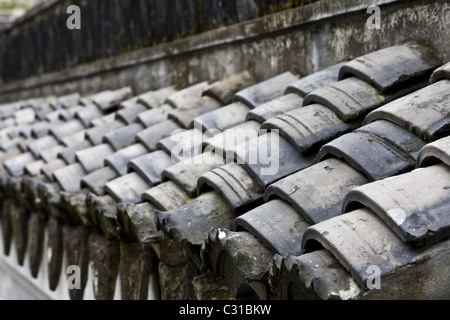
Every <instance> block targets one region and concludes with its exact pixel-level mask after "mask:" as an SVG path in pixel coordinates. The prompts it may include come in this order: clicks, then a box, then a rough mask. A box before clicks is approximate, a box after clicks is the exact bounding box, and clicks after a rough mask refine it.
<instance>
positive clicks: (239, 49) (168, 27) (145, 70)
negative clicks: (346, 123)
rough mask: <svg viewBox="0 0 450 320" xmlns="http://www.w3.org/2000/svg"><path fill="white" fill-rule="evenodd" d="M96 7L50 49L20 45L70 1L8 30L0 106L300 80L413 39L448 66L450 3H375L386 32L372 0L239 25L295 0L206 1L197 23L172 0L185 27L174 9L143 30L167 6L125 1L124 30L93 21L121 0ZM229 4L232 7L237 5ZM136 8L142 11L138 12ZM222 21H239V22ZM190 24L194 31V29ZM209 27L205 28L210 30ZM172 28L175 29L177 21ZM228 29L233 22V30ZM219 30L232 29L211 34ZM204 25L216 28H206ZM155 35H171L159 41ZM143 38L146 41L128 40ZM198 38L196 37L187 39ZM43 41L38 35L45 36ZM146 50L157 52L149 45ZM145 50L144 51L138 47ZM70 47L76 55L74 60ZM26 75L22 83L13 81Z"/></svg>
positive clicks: (59, 19) (60, 15) (326, 3)
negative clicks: (126, 90)
mask: <svg viewBox="0 0 450 320" xmlns="http://www.w3.org/2000/svg"><path fill="white" fill-rule="evenodd" d="M97 1H98V4H97V7H96V8H95V9H92V10H93V11H89V10H86V9H82V10H83V11H82V12H83V16H82V19H84V22H82V27H83V29H82V30H81V31H80V30H73V31H69V30H68V29H67V28H66V29H65V28H55V29H54V30H59V31H60V32H61V33H58V32H56V33H55V34H53V35H52V36H51V37H50V38H51V39H54V40H52V41H53V42H51V43H46V42H45V41H43V40H40V41H37V42H36V43H35V44H34V45H33V44H32V43H31V42H30V41H32V40H31V39H32V37H30V38H29V40H27V41H28V42H27V41H19V40H17V39H19V38H20V34H21V32H22V30H25V29H26V27H27V26H28V28H29V29H30V32H31V33H33V31H32V30H39V28H40V26H42V25H43V23H44V21H46V20H47V19H50V20H51V21H53V24H54V25H55V26H60V25H65V20H66V18H67V14H65V12H63V10H62V8H63V7H65V6H67V5H68V4H69V1H53V3H54V4H53V5H50V4H47V6H49V8H47V9H45V8H44V9H42V12H41V13H37V14H35V16H33V18H30V20H25V21H24V22H23V24H24V25H23V27H22V26H21V25H20V24H19V26H17V27H16V28H11V29H9V30H6V31H3V32H2V34H1V35H0V36H2V37H6V36H7V35H9V38H8V39H10V40H9V41H12V42H10V44H9V45H7V46H2V48H1V49H0V50H3V51H2V52H3V53H2V54H3V55H5V54H6V53H5V52H8V54H6V56H9V57H10V58H4V57H3V58H2V60H1V62H0V63H1V66H0V70H1V71H0V74H1V75H2V80H3V82H2V86H1V88H0V101H12V100H19V99H24V98H28V97H33V96H34V97H36V96H45V95H53V94H54V95H63V94H66V93H69V92H74V91H78V92H80V93H81V94H88V93H92V92H96V91H101V90H105V89H115V88H120V87H123V86H131V87H132V88H133V90H134V91H135V93H136V94H139V93H141V92H144V91H147V90H152V89H156V88H161V87H164V86H167V85H179V86H182V87H183V86H187V85H190V84H193V83H195V82H199V81H205V80H208V81H215V80H218V79H222V78H224V77H227V76H230V75H232V74H234V73H237V72H240V71H242V70H249V71H250V72H251V73H253V75H254V76H255V78H256V79H257V80H263V79H266V78H268V77H270V76H273V75H276V74H279V73H281V72H284V71H291V72H293V73H296V74H299V75H301V76H302V75H307V74H310V73H312V72H314V71H317V70H319V69H321V68H324V67H326V66H329V65H332V64H334V63H337V62H340V61H344V60H349V59H352V58H354V57H356V56H360V55H363V54H365V53H367V52H370V51H374V50H378V49H380V48H383V47H387V46H391V45H395V44H400V43H403V42H406V41H409V40H415V41H420V42H426V43H428V44H429V45H430V46H432V47H433V49H434V50H435V52H437V54H438V55H439V57H440V58H441V59H442V60H443V62H446V61H449V60H450V50H449V48H447V47H446V46H445V45H444V44H445V43H448V41H449V39H448V38H449V37H450V35H449V33H448V30H447V26H448V21H450V1H440V0H439V1H438V0H434V1H427V0H409V1H406V0H379V1H377V4H378V5H379V7H380V9H381V28H380V29H369V28H368V27H367V19H368V18H369V17H370V14H368V13H367V11H366V10H367V8H368V7H369V5H372V4H373V3H374V1H365V0H359V1H354V0H343V1H332V0H321V1H318V2H314V3H312V4H308V5H304V6H301V7H298V8H294V9H290V10H284V11H281V12H277V13H274V14H268V15H264V16H262V17H259V18H254V19H251V20H248V21H243V22H239V21H240V20H246V19H250V18H251V17H257V16H259V15H263V14H265V13H270V12H271V11H276V10H280V9H281V8H283V7H287V6H294V5H293V4H294V3H296V2H295V1H275V0H274V1H271V2H270V1H269V2H267V1H256V0H254V1H252V0H248V1H234V2H232V1H222V2H220V3H222V5H225V7H222V9H223V8H234V9H235V10H234V11H233V10H231V9H230V10H231V11H230V12H234V15H233V14H228V15H227V14H225V15H224V13H223V10H222V11H217V8H216V9H214V10H213V9H212V8H211V7H209V5H208V4H207V3H210V1H203V2H202V1H200V2H199V1H197V2H196V3H197V11H195V12H196V14H197V15H196V16H195V17H196V18H195V19H193V18H192V17H191V18H192V19H191V18H190V20H189V19H187V17H189V14H188V13H187V11H186V10H184V9H180V8H181V7H180V5H181V3H185V2H181V1H167V4H166V5H165V6H164V5H163V6H164V8H165V9H164V10H166V11H167V10H169V8H171V9H170V10H175V8H178V9H179V10H180V12H181V13H184V15H183V16H184V18H185V19H184V20H182V21H184V22H180V21H179V20H170V18H173V16H174V12H178V11H177V10H175V11H173V12H172V13H171V14H169V15H166V16H164V17H165V18H163V16H159V15H157V16H155V19H159V20H158V21H159V22H156V20H154V19H147V20H146V22H145V24H144V22H143V21H141V22H142V23H141V24H140V23H138V21H139V19H138V20H136V18H135V17H134V15H137V16H140V15H144V16H146V17H147V16H148V14H149V13H148V11H145V10H144V9H142V8H143V7H144V3H145V8H146V10H148V9H149V8H151V4H152V3H154V4H156V3H158V4H159V5H162V4H161V3H166V2H162V1H156V0H154V1H150V0H148V1H139V2H137V3H135V2H134V1H129V2H128V1H127V2H126V3H129V11H120V12H121V15H124V13H125V12H128V13H129V14H128V15H127V17H125V18H124V17H122V18H120V19H124V20H123V21H128V23H125V24H124V25H123V26H122V25H121V23H120V22H117V21H120V20H117V19H119V18H117V17H119V16H120V15H119V14H118V12H119V11H114V12H115V14H113V15H112V16H114V17H116V18H115V19H116V20H114V19H111V20H110V21H109V22H108V23H105V24H104V25H102V26H96V25H94V20H95V17H98V16H103V15H110V16H111V10H117V9H112V8H113V7H114V6H113V5H112V3H118V0H116V1H110V0H108V1H106V2H105V1H104V0H97ZM97 1H78V2H77V1H73V2H74V3H79V4H80V5H81V7H82V8H84V7H83V6H86V5H87V3H91V2H95V3H97ZM169 2H170V5H169ZM305 2H306V1H305ZM50 3H52V1H50ZM100 3H102V5H100ZM110 3H111V4H110ZM120 3H121V2H120ZM174 3H176V4H177V5H174ZM230 3H234V4H236V6H234V7H233V6H231V5H230ZM243 3H253V4H254V5H255V6H254V7H253V9H254V11H253V13H252V14H245V15H243V13H242V12H243V11H241V9H240V8H241V7H239V6H237V4H243ZM263 3H272V6H271V7H270V6H269V7H264V5H263ZM138 4H140V5H141V6H143V7H142V8H141V9H139V6H138ZM227 6H229V7H227ZM238 9H239V10H238ZM108 10H109V11H108ZM164 10H163V11H164ZM108 12H109V13H108ZM133 12H134V13H133ZM144 12H146V13H145V14H144ZM202 12H205V13H204V14H203V13H202ZM211 12H216V15H217V16H220V17H221V18H220V19H219V18H217V19H213V18H212V17H213V16H214V14H212V13H211ZM219 12H220V13H221V14H220V15H219ZM244 12H246V11H245V10H244ZM88 17H91V18H90V19H88ZM202 17H208V19H206V18H202ZM224 17H234V20H233V19H231V18H230V20H227V19H225V18H224ZM167 19H168V20H167ZM186 19H187V20H186ZM194 20H195V21H196V24H191V22H192V21H194ZM204 20H207V21H209V22H207V23H206V25H205V21H204ZM82 21H83V20H82ZM168 21H176V22H177V23H176V24H171V22H168ZM189 21H191V22H189ZM236 22H239V23H236ZM83 23H84V24H83ZM230 23H234V24H231V25H228V24H230ZM181 25H183V26H187V27H186V28H187V29H186V28H185V27H182V28H181V27H180V28H179V29H176V28H175V26H178V27H179V26H181ZM221 25H227V26H226V27H219V28H215V29H214V27H217V26H221ZM36 26H37V27H36ZM161 26H163V27H161ZM189 26H191V27H189ZM205 26H207V27H205ZM152 28H153V29H152ZM174 28H175V29H174ZM208 28H209V29H210V28H213V29H212V30H209V31H204V30H206V29H208ZM119 29H120V31H118V30H119ZM151 30H153V31H151ZM157 30H160V31H161V30H165V32H164V33H163V34H160V35H159V36H158V33H157ZM176 30H178V31H176ZM183 30H184V31H183ZM186 30H190V31H189V32H187V31H186ZM107 31H108V32H107ZM34 32H36V37H39V35H38V33H37V31H34ZM141 33H142V34H143V36H141V37H135V36H131V35H132V34H141ZM194 33H195V35H191V34H194ZM39 34H40V35H41V37H42V34H43V33H39ZM13 35H15V36H13ZM158 37H159V38H158ZM11 39H16V40H11ZM96 39H97V40H98V41H96ZM99 39H101V40H99ZM139 39H141V40H139ZM144 39H146V40H144ZM1 41H3V42H4V41H6V40H5V39H2V40H1ZM145 41H148V42H145ZM112 43H114V44H113V45H112ZM148 45H151V47H146V46H148ZM139 47H145V48H142V49H138V48H139ZM28 48H40V49H39V50H41V52H43V53H44V54H41V55H39V54H37V53H31V56H33V57H34V59H30V61H28V62H23V61H22V59H21V58H20V54H18V53H17V52H23V51H31V49H28ZM64 48H65V49H64ZM70 48H72V49H73V50H75V51H73V52H78V54H77V55H73V54H71V53H70V52H72V51H71V50H69V49H70ZM135 49H136V50H135ZM18 50H19V51H18ZM14 52H15V54H13V53H14ZM15 55H17V57H16V59H17V61H22V62H21V63H20V66H17V65H14V63H13V62H12V61H10V59H13V58H12V56H15ZM56 55H57V56H56ZM16 63H17V62H16ZM38 66H40V67H38ZM6 70H9V72H7V71H6ZM30 70H33V72H30ZM25 76H26V78H25V79H19V80H15V79H17V78H20V77H25Z"/></svg>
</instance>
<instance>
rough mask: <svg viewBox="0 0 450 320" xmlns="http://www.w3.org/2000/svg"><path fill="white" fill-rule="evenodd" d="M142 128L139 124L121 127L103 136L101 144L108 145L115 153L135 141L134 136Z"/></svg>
mask: <svg viewBox="0 0 450 320" xmlns="http://www.w3.org/2000/svg"><path fill="white" fill-rule="evenodd" d="M143 128H144V127H143V126H142V125H141V124H140V123H133V124H130V125H128V126H124V127H121V128H119V129H116V130H114V131H111V132H109V133H107V134H105V135H104V137H103V142H106V143H108V144H109V145H110V146H111V147H113V149H114V150H115V151H118V150H120V149H122V148H125V147H127V146H129V145H130V144H131V143H132V142H134V141H135V137H136V134H137V133H138V132H139V131H141V130H142V129H143Z"/></svg>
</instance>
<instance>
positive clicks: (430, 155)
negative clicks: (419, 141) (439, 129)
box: [416, 137, 450, 167]
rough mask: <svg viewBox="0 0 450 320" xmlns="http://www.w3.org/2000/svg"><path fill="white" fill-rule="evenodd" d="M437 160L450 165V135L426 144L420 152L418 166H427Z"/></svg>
mask: <svg viewBox="0 0 450 320" xmlns="http://www.w3.org/2000/svg"><path fill="white" fill-rule="evenodd" d="M436 162H443V163H445V164H446V165H448V166H450V137H446V138H441V139H439V140H436V141H434V142H431V143H428V144H426V145H425V146H424V147H423V148H422V149H421V150H420V152H419V156H418V159H417V163H416V167H425V166H428V165H429V164H434V163H436Z"/></svg>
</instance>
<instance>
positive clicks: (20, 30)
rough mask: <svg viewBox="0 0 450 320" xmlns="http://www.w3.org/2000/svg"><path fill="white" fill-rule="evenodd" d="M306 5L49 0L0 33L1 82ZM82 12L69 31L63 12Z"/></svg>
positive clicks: (254, 0)
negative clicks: (74, 7)
mask: <svg viewBox="0 0 450 320" xmlns="http://www.w3.org/2000/svg"><path fill="white" fill-rule="evenodd" d="M305 2H314V1H312V0H311V1H299V0H296V1H288V0H264V1H262V0H223V1H210V0H164V1H161V0H95V1H88V0H57V1H55V0H52V1H47V2H46V3H43V4H42V5H41V6H40V7H38V8H36V9H35V10H33V11H32V12H30V13H29V14H28V15H27V16H25V17H24V18H22V19H20V21H17V22H16V23H14V24H13V25H12V26H10V27H8V28H5V29H4V30H3V31H2V32H0V42H1V43H2V46H1V48H0V59H1V61H2V63H1V64H0V76H1V79H2V81H3V83H5V82H10V81H12V80H17V79H23V78H26V77H28V76H32V75H36V74H42V73H47V72H51V71H56V70H61V69H64V68H68V67H74V66H77V65H80V64H85V63H88V62H92V61H96V60H99V59H103V58H107V57H112V56H116V55H120V54H124V53H128V52H131V51H134V50H138V49H142V48H146V47H151V46H153V45H157V44H160V43H166V42H170V41H173V40H175V39H180V38H185V37H187V36H191V35H194V34H198V33H201V32H204V31H207V30H211V29H214V28H217V27H220V26H225V25H231V24H234V23H237V22H242V21H247V20H251V19H254V18H256V17H259V16H263V15H266V14H268V13H273V12H276V11H280V10H284V9H288V8H293V7H297V6H300V5H303V4H304V3H305ZM70 5H77V6H79V7H80V9H81V15H80V16H81V27H82V28H81V30H69V29H68V28H67V27H66V20H67V19H68V18H69V16H70V13H69V14H68V13H67V8H68V7H69V6H70Z"/></svg>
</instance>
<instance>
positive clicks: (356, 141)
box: [316, 120, 425, 181]
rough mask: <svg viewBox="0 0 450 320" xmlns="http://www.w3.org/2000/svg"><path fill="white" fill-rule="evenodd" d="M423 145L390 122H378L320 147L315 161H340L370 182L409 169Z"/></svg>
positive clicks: (419, 140) (416, 138) (413, 164)
mask: <svg viewBox="0 0 450 320" xmlns="http://www.w3.org/2000/svg"><path fill="white" fill-rule="evenodd" d="M424 144H425V142H424V141H422V140H421V139H419V138H418V137H416V136H415V135H413V134H411V133H409V132H408V131H406V130H404V129H402V128H401V127H399V126H397V125H396V124H394V123H391V122H388V121H384V120H379V121H375V122H373V123H371V124H369V125H365V126H363V127H361V128H359V129H356V130H355V131H354V132H350V133H347V134H345V135H343V136H341V137H339V138H337V139H334V140H333V141H331V142H329V143H327V144H326V145H324V146H323V147H322V148H321V149H320V151H319V153H318V155H317V158H316V161H321V160H324V159H326V158H327V157H329V156H330V155H332V156H335V157H338V158H343V159H344V160H345V161H347V163H348V164H350V165H351V166H353V167H354V168H356V169H358V170H360V171H361V172H363V173H364V174H365V175H366V176H367V177H368V178H369V179H370V180H372V181H373V180H380V179H383V178H387V177H390V176H392V175H394V174H400V173H403V172H406V171H408V170H411V169H412V168H413V167H414V166H415V163H416V159H417V155H418V152H419V150H420V149H421V148H422V147H423V146H424Z"/></svg>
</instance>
